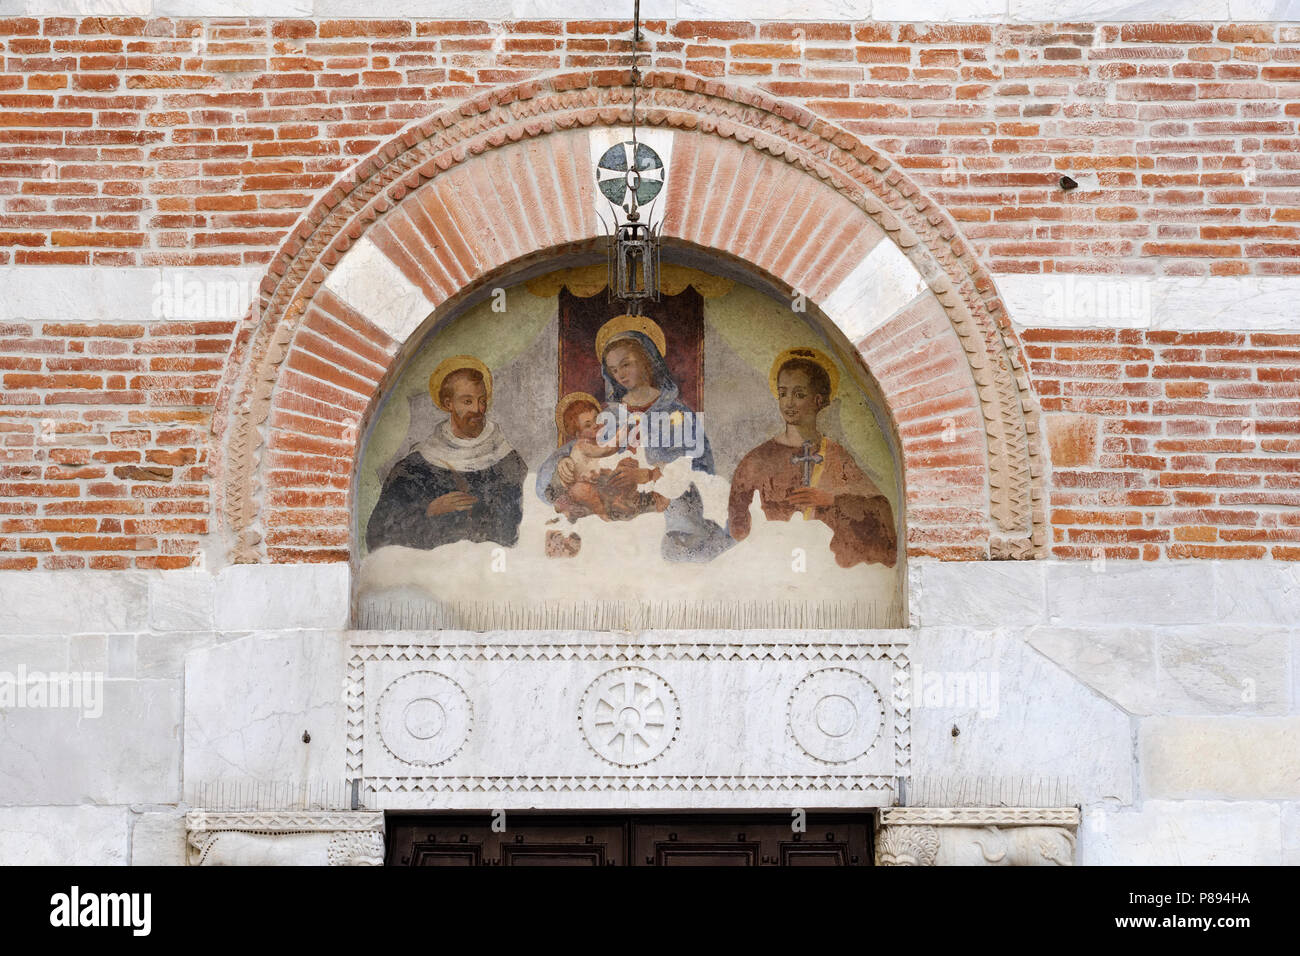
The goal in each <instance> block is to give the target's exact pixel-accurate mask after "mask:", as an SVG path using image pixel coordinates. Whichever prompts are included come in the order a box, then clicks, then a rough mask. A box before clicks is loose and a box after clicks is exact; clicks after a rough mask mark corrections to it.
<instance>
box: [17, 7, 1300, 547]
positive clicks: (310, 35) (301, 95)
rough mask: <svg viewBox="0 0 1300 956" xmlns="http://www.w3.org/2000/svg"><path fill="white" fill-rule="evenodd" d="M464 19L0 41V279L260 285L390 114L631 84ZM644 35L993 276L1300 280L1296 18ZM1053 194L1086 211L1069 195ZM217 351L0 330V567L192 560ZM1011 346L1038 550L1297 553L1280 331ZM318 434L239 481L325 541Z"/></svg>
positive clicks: (336, 542) (196, 325)
mask: <svg viewBox="0 0 1300 956" xmlns="http://www.w3.org/2000/svg"><path fill="white" fill-rule="evenodd" d="M492 29H493V27H490V26H489V25H488V24H487V23H478V22H464V23H448V22H445V21H418V22H417V21H407V20H397V21H366V22H354V21H338V22H329V21H326V22H309V21H227V22H220V21H197V20H194V21H188V20H174V21H173V20H151V21H144V20H138V19H106V18H92V19H85V20H75V19H69V18H51V19H45V20H37V19H10V20H0V43H2V44H3V48H4V55H5V71H4V72H2V73H0V264H20V265H25V264H50V265H51V267H52V268H56V267H57V265H58V264H79V265H101V266H114V265H240V264H242V265H248V264H262V263H265V262H267V261H268V260H269V259H270V258H271V256H272V255H273V253H274V252H275V250H276V249H277V248H278V246H279V245H280V243H281V242H282V241H283V239H284V237H285V235H286V233H287V232H288V230H289V229H290V227H291V226H292V225H293V224H294V223H295V222H296V220H297V218H298V217H299V215H300V214H301V213H302V212H303V211H305V210H306V209H308V208H309V207H310V206H311V205H312V204H313V203H314V202H316V201H317V200H318V199H319V198H320V196H321V195H322V194H323V193H324V191H325V190H326V188H327V187H328V186H329V184H331V183H332V182H333V181H334V180H335V179H336V178H337V177H338V176H339V175H341V174H342V173H344V172H345V171H346V170H348V169H350V168H352V167H353V166H354V165H355V163H356V162H357V160H358V159H359V158H360V157H362V156H364V155H366V154H367V153H369V152H370V151H371V150H373V149H374V148H375V147H376V146H378V145H379V144H380V143H382V142H384V141H385V140H387V139H389V138H390V137H392V136H393V135H394V134H395V133H396V132H398V131H399V130H401V129H403V128H404V127H406V126H407V125H408V124H410V123H411V122H412V121H413V120H415V119H418V118H421V117H425V116H428V115H430V114H431V113H433V112H435V111H437V110H439V109H442V108H445V107H446V106H448V105H451V104H454V103H456V102H458V101H460V100H462V99H464V98H465V97H467V96H469V95H471V94H474V93H477V92H480V91H482V90H483V89H485V88H489V87H492V86H496V85H499V84H502V83H507V82H514V81H518V80H522V79H527V78H528V77H530V76H534V75H537V73H538V72H539V71H555V70H560V69H568V70H572V69H584V68H591V69H604V68H609V67H611V66H614V65H621V64H622V63H623V62H625V59H624V60H621V59H620V56H621V55H622V54H623V53H625V52H626V49H627V42H626V40H625V39H624V37H625V35H626V29H627V24H621V23H608V22H600V23H572V22H571V23H556V22H549V21H548V22H521V23H513V24H507V25H506V31H505V33H504V34H501V35H494V34H493V33H492ZM648 31H649V34H650V37H651V47H652V60H653V63H654V65H656V66H661V67H665V68H672V69H683V70H686V71H689V72H694V73H697V74H699V75H702V76H709V77H715V76H716V77H723V78H725V79H727V81H728V82H732V83H747V84H752V85H754V86H757V87H760V88H762V89H763V90H765V91H767V92H769V93H771V94H772V95H774V96H777V97H780V98H781V99H784V100H788V101H791V102H795V103H798V104H800V105H802V106H804V107H806V108H807V109H809V110H811V111H813V112H814V113H817V114H819V115H821V116H824V117H826V118H828V119H830V120H832V121H834V122H835V123H837V124H839V125H841V126H843V127H844V128H846V129H848V130H850V131H852V132H853V133H855V134H856V135H858V136H860V137H861V138H862V139H863V140H865V141H866V142H868V143H869V144H870V145H872V146H874V147H876V148H877V149H879V150H881V151H882V152H883V153H885V154H887V155H889V156H891V157H893V158H894V160H895V161H896V162H898V164H899V165H900V166H901V167H903V168H904V169H906V170H907V171H908V173H909V174H910V175H911V176H912V177H913V178H914V179H915V180H916V182H918V183H919V184H920V185H921V186H922V187H923V188H924V189H925V190H926V191H927V193H928V194H929V195H931V196H932V197H933V198H934V199H935V200H937V201H938V202H939V203H941V204H942V205H944V206H945V208H946V209H947V210H948V211H949V212H950V214H951V215H952V216H954V217H955V218H956V219H957V220H958V223H959V225H960V226H961V228H962V231H963V233H964V235H965V237H966V238H967V239H968V240H969V241H970V242H971V244H972V245H973V247H974V248H975V249H976V251H977V253H978V255H979V258H980V260H981V261H982V262H983V263H985V264H986V265H988V266H989V267H990V268H991V269H992V270H993V271H995V272H1003V273H1009V272H1059V271H1080V272H1115V273H1127V274H1135V275H1137V274H1141V275H1159V274H1163V275H1203V274H1211V273H1213V274H1218V275H1237V274H1256V275H1270V274H1272V275H1276V274H1300V137H1297V123H1300V47H1298V46H1297V41H1300V28H1297V27H1285V26H1274V25H1266V26H1210V25H1199V24H1174V25H1171V24H1163V25H1128V26H1122V27H1121V26H1104V27H1102V26H1092V25H1077V24H1076V25H1061V26H1057V27H1051V26H1030V25H1022V26H948V27H934V28H928V27H918V26H908V25H892V26H891V25H880V24H865V25H859V26H857V27H852V26H850V25H846V24H803V25H799V24H758V25H755V24H749V23H725V24H717V23H686V22H675V23H671V24H665V23H662V22H660V23H650V24H648ZM1066 172H1070V173H1073V174H1076V175H1078V176H1080V177H1081V178H1082V177H1083V174H1084V173H1087V172H1095V173H1096V174H1097V176H1098V179H1099V184H1100V189H1099V190H1096V191H1091V190H1086V189H1081V190H1079V191H1076V192H1073V193H1065V192H1063V191H1061V190H1060V189H1059V188H1057V185H1056V182H1057V179H1058V178H1059V177H1060V175H1062V174H1063V173H1066ZM234 332H235V324H234V323H232V322H153V321H148V318H147V317H145V316H141V320H140V322H139V324H114V325H93V324H87V323H84V322H82V321H80V320H79V317H78V316H76V315H68V316H66V317H65V318H64V319H62V320H61V321H59V322H44V321H32V322H24V321H21V320H19V321H14V322H12V323H10V324H8V325H3V326H0V381H2V382H3V385H4V389H3V392H2V393H0V405H3V408H0V448H3V462H2V463H0V468H2V469H3V470H2V471H0V569H4V568H32V567H46V568H61V567H95V568H124V567H140V568H152V567H181V566H186V565H188V564H190V563H191V562H192V561H194V560H195V557H196V555H197V554H198V551H199V549H200V547H202V546H203V544H204V542H205V536H206V535H208V534H210V533H211V532H212V531H213V530H214V526H213V524H212V520H213V519H212V512H213V509H214V504H215V503H214V500H213V499H214V487H215V482H214V480H213V476H212V475H211V474H209V468H208V463H209V461H210V460H211V457H212V444H211V443H212V441H213V437H212V435H211V427H212V423H211V416H212V408H213V405H214V402H215V394H214V393H215V390H216V388H217V386H218V382H219V381H220V379H221V376H222V371H223V369H224V368H225V365H226V363H227V362H228V361H230V356H231V346H232V338H233V336H234ZM1023 341H1024V343H1025V347H1026V356H1027V358H1028V360H1029V372H1030V377H1031V380H1032V382H1033V387H1034V389H1035V390H1036V393H1037V395H1038V396H1039V399H1040V401H1041V404H1042V408H1043V410H1044V411H1045V412H1047V413H1048V415H1049V417H1048V420H1047V423H1046V429H1045V430H1046V432H1047V434H1048V436H1049V438H1050V441H1049V442H1048V444H1049V445H1050V451H1051V456H1052V474H1051V476H1050V481H1049V504H1050V512H1049V517H1050V520H1051V525H1052V526H1051V538H1052V540H1051V549H1052V552H1053V553H1054V554H1055V555H1056V556H1058V557H1062V558H1091V557H1094V556H1095V555H1096V554H1097V553H1101V554H1104V555H1106V556H1108V557H1114V558H1145V559H1155V558H1158V557H1174V558H1181V557H1225V558H1254V557H1272V558H1275V559H1282V560H1298V559H1300V541H1298V540H1297V538H1298V537H1300V509H1298V508H1297V507H1296V506H1297V505H1300V336H1297V335H1290V336H1285V335H1266V334H1262V333H1196V334H1179V333H1175V332H1149V333H1147V332H1138V331H1118V330H1098V331H1087V332H1068V331H1052V330H1029V331H1027V332H1025V333H1024V335H1023ZM291 371H292V370H291ZM371 371H374V372H376V374H377V369H376V370H371ZM272 424H275V423H274V422H273V423H272ZM339 432H341V429H340V428H333V427H332V426H330V427H327V428H326V429H325V430H324V431H322V432H320V433H319V434H317V435H316V440H314V441H313V442H311V443H307V444H303V445H300V446H298V447H287V446H286V447H279V446H277V447H276V448H274V449H273V451H274V453H275V454H277V455H280V456H282V457H283V458H284V461H285V463H286V464H285V467H284V469H283V471H282V473H281V474H282V475H283V476H284V477H285V481H284V482H282V483H280V484H276V483H275V482H274V481H273V482H272V485H273V486H272V487H270V488H268V489H263V491H264V494H265V500H266V503H267V505H268V507H271V508H277V507H279V508H296V509H300V510H304V512H306V511H310V510H311V509H319V511H318V512H316V514H317V516H319V517H320V519H321V525H322V527H323V526H325V525H330V526H339V525H340V520H339V519H340V515H341V514H342V512H341V509H342V508H344V507H345V504H346V485H347V477H348V474H350V472H349V471H348V468H346V467H342V466H340V465H339V463H338V462H337V461H335V459H336V458H337V455H338V449H339V448H340V447H345V445H339V444H338V443H339V441H340V440H341V437H342V436H341V434H340V433H339ZM343 464H344V465H348V463H346V462H344V463H343ZM348 467H350V465H348ZM307 468H311V469H316V470H321V469H324V470H325V471H327V472H329V473H330V474H331V475H332V476H333V477H334V479H335V483H334V484H333V485H331V488H332V490H331V491H329V492H327V493H322V494H320V495H317V496H315V497H311V498H300V497H295V495H296V494H297V492H295V491H294V490H293V488H292V487H291V484H292V482H291V481H289V480H288V475H289V474H290V473H291V472H293V471H294V469H299V470H301V469H307ZM336 472H337V474H336ZM273 477H274V476H273ZM268 530H269V534H268V545H269V547H270V549H271V550H272V551H274V552H275V557H276V558H277V559H280V560H297V559H299V558H298V557H295V555H298V554H299V553H300V552H303V551H304V549H307V550H312V549H315V552H320V549H322V548H325V549H329V551H328V553H329V554H330V555H331V556H332V557H338V558H341V557H343V556H345V554H346V550H345V547H346V540H345V537H346V536H344V537H342V538H340V537H339V535H338V534H337V533H335V532H330V531H328V530H325V531H322V530H320V529H319V528H318V529H317V530H315V531H313V530H311V529H303V528H297V527H289V526H281V527H278V528H277V527H275V526H273V527H271V528H270V529H268ZM330 534H332V535H333V537H328V539H326V538H324V537H322V535H330Z"/></svg>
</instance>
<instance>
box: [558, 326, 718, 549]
mask: <svg viewBox="0 0 1300 956" xmlns="http://www.w3.org/2000/svg"><path fill="white" fill-rule="evenodd" d="M666 351H667V349H666V344H665V338H664V333H663V330H662V329H661V328H660V327H659V326H658V325H657V324H656V323H655V322H654V321H653V320H651V319H649V318H647V317H645V316H641V315H620V316H616V317H615V318H613V319H610V320H609V321H608V322H606V323H605V324H604V325H603V326H601V328H600V330H599V331H598V332H597V333H596V354H597V356H598V357H599V358H600V373H601V377H602V379H603V380H604V383H605V405H604V408H603V410H602V412H601V416H600V417H601V422H602V431H603V433H604V434H603V435H602V438H603V439H605V440H612V441H614V442H616V443H617V446H618V450H619V453H620V454H619V455H617V456H612V457H611V461H613V459H614V458H618V459H619V460H618V461H617V463H616V464H614V467H613V474H612V475H611V476H610V478H609V480H610V481H611V482H612V483H613V485H614V487H615V489H616V490H630V489H632V488H634V487H638V481H639V479H642V478H645V479H648V480H647V481H645V482H643V483H641V484H640V486H639V487H640V490H641V491H643V492H650V493H653V494H654V495H656V496H662V499H666V500H667V506H666V508H664V510H663V514H664V520H665V532H664V539H663V544H662V548H661V552H662V554H663V557H664V558H665V559H666V560H668V561H692V562H704V561H711V560H712V559H713V558H714V557H716V556H717V555H718V554H720V553H721V552H722V551H725V550H726V549H727V548H729V547H731V546H732V545H733V544H734V543H735V542H734V539H732V537H731V536H730V535H728V534H727V532H726V531H725V530H724V529H723V528H722V527H721V526H720V525H718V524H717V523H716V522H714V521H710V520H709V519H708V518H706V517H704V502H703V499H702V498H701V496H700V491H699V488H698V487H697V486H696V484H695V482H694V480H693V478H694V473H695V472H702V473H704V474H709V475H711V474H713V451H712V449H711V448H710V447H709V441H708V438H707V436H706V435H705V433H704V420H703V416H701V415H699V414H696V413H695V412H694V411H693V410H692V409H691V408H690V407H689V406H687V405H686V403H685V402H683V401H682V400H681V397H680V393H679V390H678V387H677V382H676V381H674V379H673V376H672V372H671V371H670V370H669V368H668V363H667V362H665V361H664V353H665V352H666ZM576 441H577V439H571V440H569V441H567V442H565V443H564V444H563V445H561V446H560V447H559V448H558V449H557V450H556V451H555V452H554V453H553V454H552V455H551V456H550V457H549V458H548V459H547V460H546V461H545V462H544V463H543V464H542V466H541V468H540V469H538V473H537V494H538V496H539V497H540V498H541V499H542V500H543V501H545V502H547V503H548V504H553V503H554V502H555V501H556V500H558V499H559V498H560V497H561V496H562V495H563V494H564V493H565V490H566V489H567V488H568V487H569V486H570V485H572V484H573V482H574V480H575V479H576V477H577V473H578V464H577V463H576V462H575V461H574V460H573V458H572V452H573V448H574V445H575V443H576ZM623 485H626V488H623V487H621V486H623Z"/></svg>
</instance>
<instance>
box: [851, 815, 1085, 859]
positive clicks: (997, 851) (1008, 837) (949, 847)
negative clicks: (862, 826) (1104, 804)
mask: <svg viewBox="0 0 1300 956" xmlns="http://www.w3.org/2000/svg"><path fill="white" fill-rule="evenodd" d="M1078 826H1079V811H1078V810H1077V809H1075V808H1074V807H1059V808H1058V807H1042V808H1039V807H891V808H889V809H886V810H882V811H881V813H880V818H879V829H878V832H877V834H876V864H877V865H878V866H1073V865H1074V849H1075V832H1076V831H1077V829H1078Z"/></svg>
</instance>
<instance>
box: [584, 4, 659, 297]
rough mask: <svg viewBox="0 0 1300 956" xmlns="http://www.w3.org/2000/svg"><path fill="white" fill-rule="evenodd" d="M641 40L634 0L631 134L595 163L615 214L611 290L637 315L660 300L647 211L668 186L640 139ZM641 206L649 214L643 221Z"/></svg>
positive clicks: (654, 235)
mask: <svg viewBox="0 0 1300 956" xmlns="http://www.w3.org/2000/svg"><path fill="white" fill-rule="evenodd" d="M640 40H641V0H636V2H635V5H634V7H633V22H632V77H631V78H632V138H631V139H630V140H627V141H626V142H622V143H619V144H617V145H615V146H611V147H610V148H609V149H607V150H606V151H605V153H604V155H602V156H601V157H600V161H599V162H598V163H597V164H596V185H597V186H598V187H599V189H600V192H601V194H602V195H603V196H604V197H605V198H606V199H607V200H608V201H609V204H610V206H611V207H612V210H611V211H612V213H613V223H614V225H613V229H612V233H613V234H612V236H611V239H610V244H609V294H610V297H611V298H616V299H620V300H622V301H623V302H624V303H625V305H624V309H625V311H626V312H628V313H631V314H633V315H639V314H640V313H641V310H642V307H643V305H644V303H646V302H647V301H649V302H658V301H659V229H658V227H656V226H655V225H653V224H652V223H651V221H650V216H649V215H648V213H649V212H650V210H651V208H652V206H653V204H654V201H655V198H656V197H657V196H658V195H659V191H660V190H661V189H663V185H664V163H663V160H662V159H660V158H659V154H658V153H656V152H655V151H654V150H653V149H651V148H650V147H649V146H647V145H646V144H645V143H639V142H637V138H636V129H637V122H636V100H637V89H638V87H639V85H640V80H641V73H640V71H639V70H638V69H637V65H636V58H637V52H638V50H637V44H638V42H639V41H640ZM643 208H644V209H645V211H646V213H647V215H646V217H645V219H644V220H643V219H642V209H643Z"/></svg>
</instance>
